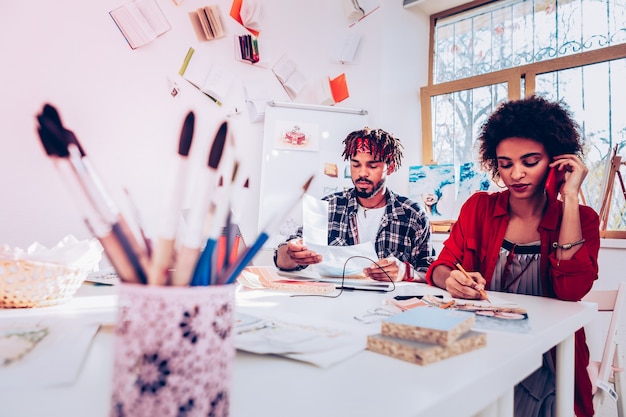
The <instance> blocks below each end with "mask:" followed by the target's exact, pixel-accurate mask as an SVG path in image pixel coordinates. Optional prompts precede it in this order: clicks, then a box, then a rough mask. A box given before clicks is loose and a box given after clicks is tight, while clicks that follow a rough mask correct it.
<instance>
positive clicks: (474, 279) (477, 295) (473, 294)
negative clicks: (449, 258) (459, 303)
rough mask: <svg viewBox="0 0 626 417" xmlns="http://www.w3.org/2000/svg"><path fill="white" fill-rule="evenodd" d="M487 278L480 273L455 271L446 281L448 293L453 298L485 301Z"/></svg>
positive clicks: (452, 271)
mask: <svg viewBox="0 0 626 417" xmlns="http://www.w3.org/2000/svg"><path fill="white" fill-rule="evenodd" d="M486 283H487V281H485V278H483V276H482V275H481V274H480V272H463V271H460V270H456V269H453V270H451V271H450V276H448V278H447V279H446V288H445V289H446V291H448V292H449V293H450V295H451V296H452V297H453V298H465V299H473V300H482V299H485V297H486V295H485V284H486Z"/></svg>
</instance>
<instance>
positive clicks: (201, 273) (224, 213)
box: [191, 147, 238, 285]
mask: <svg viewBox="0 0 626 417" xmlns="http://www.w3.org/2000/svg"><path fill="white" fill-rule="evenodd" d="M229 149H231V150H232V149H234V148H232V147H229ZM227 153H229V155H228V156H224V157H223V158H224V159H225V161H223V164H225V165H226V164H227V167H226V169H225V170H224V171H225V177H224V181H223V184H222V195H221V197H222V198H221V204H217V205H215V206H213V207H212V209H211V213H210V217H211V224H210V229H209V235H208V238H207V241H206V245H205V247H204V250H203V251H202V254H201V255H200V258H199V259H198V262H197V264H196V268H195V270H194V274H193V278H192V280H191V285H211V284H215V279H216V275H217V273H218V271H219V270H220V269H221V267H222V265H219V264H218V263H219V261H220V259H219V256H218V252H219V251H218V246H219V244H220V239H221V237H222V234H223V230H224V224H225V223H226V220H227V218H228V212H229V210H230V205H229V204H228V201H229V199H230V193H231V189H232V185H233V183H234V182H235V180H236V175H237V171H238V169H237V168H238V163H237V161H235V160H234V158H233V156H234V155H232V152H227ZM232 162H234V163H232ZM229 168H230V170H231V172H230V173H229V172H228V169H229Z"/></svg>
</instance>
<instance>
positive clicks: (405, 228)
mask: <svg viewBox="0 0 626 417" xmlns="http://www.w3.org/2000/svg"><path fill="white" fill-rule="evenodd" d="M343 144H344V151H343V154H342V156H343V157H344V160H348V159H349V160H350V175H351V178H352V183H353V184H354V187H353V188H350V189H349V190H346V191H340V192H337V193H334V194H330V195H327V196H326V197H324V198H323V200H326V201H328V245H329V246H349V245H355V244H358V243H363V242H368V241H372V242H374V246H375V249H376V253H377V255H378V258H379V259H378V260H377V261H376V262H373V263H372V265H371V266H370V267H368V268H365V269H364V271H363V272H364V273H365V275H367V276H368V277H370V278H372V279H375V280H378V281H389V280H393V281H403V280H404V281H424V275H425V272H426V269H428V265H429V264H430V262H431V260H432V255H433V252H432V245H431V242H430V224H429V221H428V217H427V216H426V213H425V212H424V210H422V208H421V207H420V206H419V205H418V204H417V203H416V202H414V201H412V200H410V199H408V198H407V197H403V196H400V195H398V194H396V193H394V192H393V191H391V190H389V189H388V188H387V186H386V180H387V176H388V175H389V174H392V173H393V172H395V171H397V169H398V168H399V167H400V164H401V161H402V144H401V143H400V141H399V140H398V139H397V138H395V137H394V136H393V135H391V134H389V133H387V132H385V131H384V130H382V129H369V128H367V127H366V128H364V129H362V130H357V131H354V132H352V133H350V134H349V135H348V136H347V137H346V138H345V139H344V141H343ZM321 261H322V256H321V255H320V254H318V253H316V252H314V251H312V250H309V249H308V248H307V247H306V246H305V245H304V244H303V241H302V227H300V228H299V229H298V231H297V232H296V234H294V235H292V236H289V238H287V240H286V241H285V242H283V243H281V244H279V245H278V247H277V248H276V251H275V253H274V263H275V264H276V266H277V267H278V268H279V269H281V270H284V271H296V270H301V269H304V268H306V267H307V266H308V265H312V264H316V263H319V262H321Z"/></svg>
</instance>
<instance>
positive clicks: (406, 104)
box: [0, 0, 428, 247]
mask: <svg viewBox="0 0 626 417" xmlns="http://www.w3.org/2000/svg"><path fill="white" fill-rule="evenodd" d="M158 1H159V4H160V5H161V7H162V9H163V11H164V13H165V14H166V16H167V18H168V19H169V21H170V23H171V25H172V29H171V31H169V32H167V33H166V34H164V35H163V36H161V37H160V38H158V39H157V40H155V41H154V42H152V43H150V44H148V45H146V46H143V47H141V48H139V49H136V50H131V49H130V48H129V47H128V45H127V44H126V42H125V41H124V39H123V37H122V36H121V34H120V33H119V31H118V29H117V28H116V26H115V25H114V23H113V21H112V19H111V18H110V17H109V15H108V11H109V10H111V9H113V8H115V7H117V6H119V5H121V4H123V3H124V2H125V0H103V1H98V2H84V1H78V0H58V1H55V2H48V1H43V0H39V1H35V2H34V3H33V2H27V3H23V2H3V3H2V5H0V16H2V17H0V20H1V22H0V46H1V48H0V50H2V51H3V65H2V67H1V69H0V71H1V75H2V80H3V81H4V88H3V90H4V91H3V95H2V97H3V98H2V99H1V101H0V111H1V112H2V124H1V126H2V130H3V135H2V137H1V139H0V181H2V190H3V192H2V196H3V198H2V204H0V225H1V227H0V241H1V242H0V243H7V244H9V245H12V246H22V247H25V246H27V245H29V244H30V243H32V242H33V241H39V242H41V243H43V244H46V245H52V244H54V243H56V242H57V241H59V240H60V239H61V238H62V237H63V236H65V235H67V234H69V233H72V234H74V235H76V236H78V237H86V236H88V232H87V230H86V228H85V227H84V226H83V224H82V220H81V217H80V213H78V212H77V211H76V209H75V207H74V204H73V201H72V200H71V199H70V195H69V193H68V191H67V189H66V187H65V185H64V184H63V183H62V182H61V180H60V178H59V176H58V175H57V173H56V172H55V170H54V169H53V166H52V164H51V162H50V160H49V159H48V158H47V157H46V156H45V155H44V152H43V149H42V147H41V144H40V141H39V138H38V137H37V135H36V132H35V118H34V116H35V114H36V113H37V112H38V111H39V110H40V109H41V107H42V105H43V104H44V103H45V102H50V103H52V104H54V105H55V106H57V108H58V109H59V111H60V112H61V116H62V117H63V120H64V122H65V124H66V125H67V126H68V127H69V128H71V129H72V130H74V132H75V133H76V134H77V136H78V138H79V139H80V141H81V143H82V145H83V147H84V148H85V149H86V151H87V153H88V156H89V157H90V159H91V160H92V163H93V164H94V165H95V166H96V169H97V170H98V172H99V173H100V174H101V176H102V177H103V178H104V181H105V183H106V185H107V186H108V187H109V189H110V190H111V191H112V192H113V194H114V197H115V199H116V201H118V203H119V204H121V205H122V206H123V205H124V204H125V201H126V200H125V197H124V194H123V193H122V189H123V187H126V188H127V189H128V190H129V191H130V193H131V195H132V197H133V200H134V202H135V204H136V205H137V207H138V209H139V211H140V213H141V215H142V217H143V220H144V223H145V226H146V229H147V230H148V232H149V231H150V230H151V229H153V228H154V224H155V222H156V216H157V213H158V206H159V204H160V201H161V196H160V185H161V184H162V183H163V181H164V178H165V176H166V174H167V169H166V168H167V166H168V163H169V161H170V158H171V157H172V155H173V154H174V153H175V149H176V146H177V141H178V135H179V130H180V126H181V123H182V120H183V117H184V115H185V113H186V112H187V111H188V110H189V109H193V110H194V111H195V112H196V116H197V134H196V136H195V138H196V139H195V141H194V147H198V148H199V149H208V146H209V139H210V131H211V128H212V126H214V125H215V123H216V119H217V118H218V117H222V116H223V115H224V114H225V113H227V112H229V111H230V110H232V109H233V108H234V107H237V108H239V109H244V111H243V113H242V114H240V115H239V116H237V117H234V118H232V119H231V120H232V122H233V124H234V125H235V127H236V129H237V131H238V135H237V140H238V141H239V142H238V146H239V147H240V148H241V150H242V152H245V153H247V154H248V155H247V157H246V158H245V161H246V162H247V167H246V168H247V170H248V172H249V174H250V177H251V189H250V194H251V196H250V199H251V201H252V202H254V201H258V198H259V196H258V184H259V182H258V180H259V176H260V155H261V149H262V148H261V146H262V134H263V126H262V124H259V123H257V124H251V123H249V121H248V117H247V114H246V112H245V106H244V102H243V97H244V96H243V82H244V81H252V80H258V82H260V83H264V84H265V85H266V86H267V87H268V89H269V91H270V95H271V98H272V99H274V100H288V97H287V95H286V93H285V92H284V90H283V89H282V87H281V86H280V84H279V83H278V81H277V80H276V79H275V77H274V76H273V74H272V73H271V71H270V70H269V69H264V68H258V67H253V66H251V65H248V64H244V63H240V62H237V61H235V60H234V53H233V36H234V35H235V34H237V33H240V32H241V30H242V29H241V28H240V26H239V25H238V24H237V23H236V22H235V21H234V20H232V19H231V18H230V17H228V11H229V10H230V4H231V3H230V1H226V0H214V1H211V2H206V1H200V0H185V1H184V2H183V3H182V5H180V6H175V5H174V3H173V2H172V1H167V0H158ZM207 4H219V5H220V7H221V9H222V12H223V14H224V17H225V21H226V23H227V26H228V32H229V33H228V36H227V37H226V38H223V39H219V40H214V41H209V42H202V43H201V42H198V41H197V39H196V37H195V34H194V32H193V29H192V26H191V24H190V20H189V18H188V16H187V13H188V12H189V11H192V10H195V9H196V8H198V7H201V6H204V5H207ZM264 4H265V21H264V26H263V30H262V31H261V35H260V42H261V43H262V46H263V47H267V46H269V47H270V51H271V55H270V56H271V62H275V61H276V60H277V59H278V58H279V57H280V55H281V54H282V53H287V54H289V56H291V57H292V58H293V59H294V60H295V61H296V62H297V64H298V67H299V69H300V70H301V71H302V72H303V73H304V75H305V76H306V78H307V81H308V82H309V87H307V89H306V90H305V91H304V92H303V93H302V94H301V95H300V96H299V97H298V98H297V99H296V101H297V102H304V103H314V102H315V96H314V91H313V88H312V85H314V83H315V82H316V81H317V80H318V79H321V78H323V77H327V76H332V77H334V76H336V75H338V74H340V73H341V72H345V73H346V76H347V79H348V87H349V91H350V97H349V98H348V99H346V100H345V101H343V102H342V103H340V104H339V105H340V106H345V107H357V108H365V109H367V110H368V111H369V113H370V120H371V121H372V123H371V124H372V125H373V126H372V127H382V128H384V129H387V130H389V131H392V132H394V133H395V134H396V135H398V136H399V137H400V138H401V139H402V140H403V142H404V144H405V147H406V150H405V157H406V158H405V166H404V170H403V171H401V172H400V173H398V174H396V175H395V176H392V178H391V181H392V183H391V184H392V186H393V187H394V188H396V189H398V191H400V192H406V191H407V188H408V182H407V181H406V178H407V171H406V167H407V166H408V165H410V164H413V163H417V162H418V161H419V160H420V159H421V150H420V141H419V136H420V133H419V132H420V121H419V102H418V89H419V86H420V85H423V84H424V83H425V82H426V65H425V62H426V50H427V38H426V36H424V34H426V33H428V19H427V17H426V16H425V15H423V14H422V13H421V12H419V11H418V10H405V9H403V8H402V6H401V2H400V1H396V2H392V1H383V2H381V8H380V9H379V10H377V11H375V12H374V13H372V14H371V15H370V16H368V17H367V18H365V19H364V20H362V21H361V22H359V23H358V24H356V25H354V27H352V28H349V24H350V23H351V22H350V21H349V20H348V19H347V18H346V16H345V14H344V11H343V4H342V2H339V1H336V0H316V1H314V2H310V1H302V0H266V1H265V2H264ZM349 32H357V33H359V34H361V35H362V42H361V46H360V49H359V52H358V54H357V59H356V62H355V63H354V64H346V65H342V64H339V63H335V62H333V61H332V60H331V50H332V49H333V48H334V46H335V44H336V43H337V42H338V39H340V37H341V35H342V34H344V33H349ZM190 46H193V47H194V48H196V49H206V50H208V51H210V53H211V55H213V56H215V59H216V61H217V62H219V63H220V64H222V65H225V66H226V67H227V68H228V69H229V70H230V71H233V72H234V73H235V74H236V81H235V83H234V84H233V85H232V87H231V90H230V93H229V97H228V98H227V100H225V104H224V106H223V107H222V108H219V107H218V106H216V105H215V104H214V103H212V102H211V101H209V100H208V99H207V98H206V97H204V96H202V95H201V94H199V93H197V91H195V90H194V89H193V88H191V87H190V86H188V85H187V84H186V83H182V84H180V86H181V87H182V93H181V94H180V95H179V96H177V97H176V98H172V97H171V96H170V95H169V89H168V85H167V82H166V77H167V76H174V77H175V74H176V73H177V72H178V69H179V67H180V65H181V63H182V60H183V58H184V56H185V54H186V52H187V49H188V48H189V47H190ZM195 150H196V149H195V148H194V150H192V151H195ZM198 154H203V155H206V152H198ZM257 156H258V157H257ZM256 219H257V206H256V204H254V203H252V204H251V205H250V215H249V216H247V217H246V221H247V222H246V223H245V224H243V228H244V234H245V235H247V237H248V238H251V237H253V236H254V234H255V233H256V231H257V224H256Z"/></svg>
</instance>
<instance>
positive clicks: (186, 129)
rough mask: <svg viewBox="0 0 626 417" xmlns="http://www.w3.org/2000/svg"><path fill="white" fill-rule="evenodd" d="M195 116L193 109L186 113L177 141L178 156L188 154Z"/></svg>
mask: <svg viewBox="0 0 626 417" xmlns="http://www.w3.org/2000/svg"><path fill="white" fill-rule="evenodd" d="M195 120H196V117H195V115H194V113H193V111H189V113H187V117H185V122H184V123H183V128H182V130H181V132H180V141H179V142H178V154H179V155H180V156H187V155H189V149H191V140H192V139H193V130H194V123H195Z"/></svg>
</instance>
